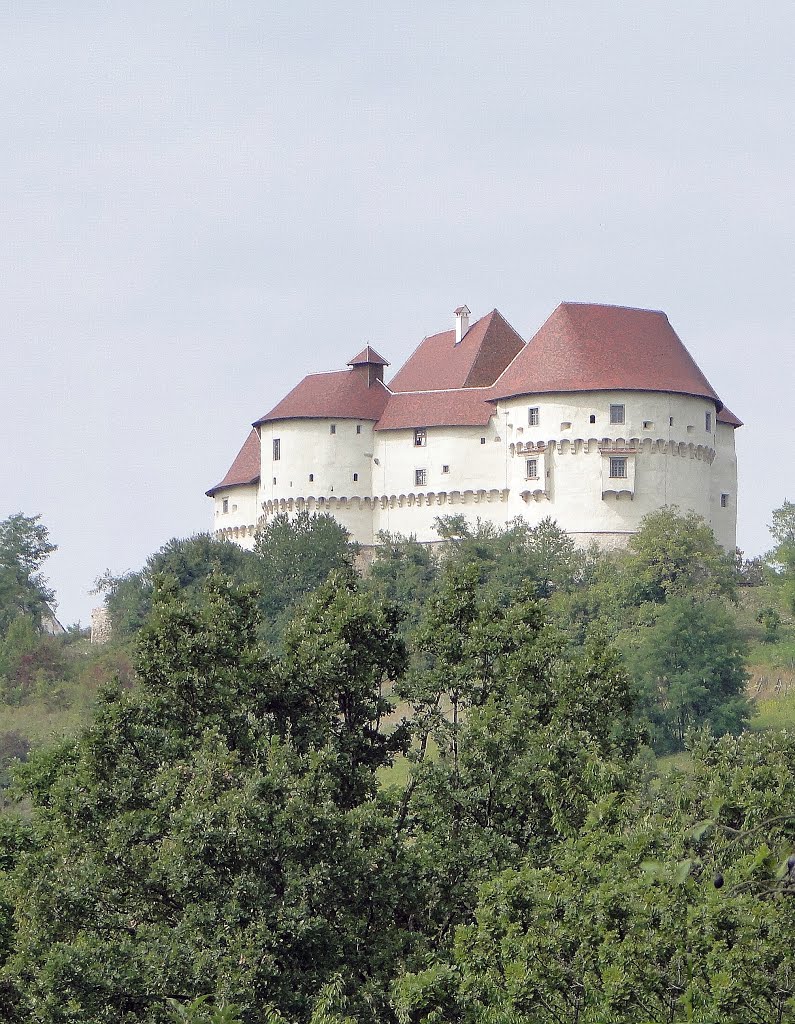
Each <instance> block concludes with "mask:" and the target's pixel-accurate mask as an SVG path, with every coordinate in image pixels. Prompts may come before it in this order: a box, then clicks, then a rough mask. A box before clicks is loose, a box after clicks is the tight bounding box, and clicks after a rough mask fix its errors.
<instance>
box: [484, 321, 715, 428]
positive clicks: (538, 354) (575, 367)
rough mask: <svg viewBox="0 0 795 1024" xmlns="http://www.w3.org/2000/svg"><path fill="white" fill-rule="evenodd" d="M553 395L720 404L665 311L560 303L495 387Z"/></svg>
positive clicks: (502, 394)
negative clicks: (643, 395)
mask: <svg viewBox="0 0 795 1024" xmlns="http://www.w3.org/2000/svg"><path fill="white" fill-rule="evenodd" d="M555 391H562V392H566V391H669V392H674V393H676V394H685V395H697V396H700V397H702V398H709V399H712V400H713V401H715V402H716V403H717V407H718V409H720V408H721V406H722V402H721V400H720V399H719V398H718V396H717V395H716V394H715V392H714V390H713V389H712V386H711V385H710V383H709V381H708V380H707V378H706V377H705V376H704V374H703V373H702V372H701V370H699V368H698V366H697V365H696V363H695V360H694V359H693V357H692V356H691V355H690V353H689V352H688V351H687V349H686V348H685V346H684V345H683V344H682V342H681V341H680V340H679V337H678V336H677V334H676V332H675V331H674V329H673V328H672V327H671V325H670V323H669V322H668V317H667V316H666V315H665V313H662V312H659V311H658V310H652V309H628V308H626V307H624V306H600V305H592V304H590V303H580V302H562V303H561V304H560V305H559V306H558V308H557V309H556V310H555V311H554V313H553V314H552V316H550V318H549V319H548V320H547V322H546V323H545V324H544V325H543V327H542V328H541V329H540V331H539V332H538V334H536V336H535V337H534V338H533V339H532V340H531V341H529V342H528V343H527V345H526V346H525V348H524V349H523V350H522V351H521V352H520V353H519V355H518V356H517V357H516V358H515V359H514V361H513V362H512V363H511V365H510V366H509V367H508V369H507V370H506V371H505V373H504V374H503V375H502V377H500V379H499V381H498V382H497V385H496V387H495V388H494V392H495V397H497V398H509V397H511V396H513V395H525V394H543V393H549V392H555Z"/></svg>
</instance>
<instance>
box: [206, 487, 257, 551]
mask: <svg viewBox="0 0 795 1024" xmlns="http://www.w3.org/2000/svg"><path fill="white" fill-rule="evenodd" d="M225 498H226V499H227V501H228V509H229V510H228V511H227V512H224V499H225ZM258 519H259V501H258V492H257V485H256V484H241V485H240V486H238V487H226V488H224V490H222V491H218V492H217V493H216V494H214V495H213V530H214V532H215V535H216V536H217V537H223V538H226V539H227V540H233V541H236V542H237V543H238V544H240V546H241V547H244V548H248V549H251V548H253V547H254V539H255V538H254V533H255V530H256V527H257V521H258Z"/></svg>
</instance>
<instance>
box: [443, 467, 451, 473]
mask: <svg viewBox="0 0 795 1024" xmlns="http://www.w3.org/2000/svg"><path fill="white" fill-rule="evenodd" d="M442 472H443V473H449V472H450V467H449V466H442Z"/></svg>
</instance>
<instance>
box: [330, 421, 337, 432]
mask: <svg viewBox="0 0 795 1024" xmlns="http://www.w3.org/2000/svg"><path fill="white" fill-rule="evenodd" d="M328 432H329V434H336V433H337V424H336V423H332V424H330V425H329V428H328Z"/></svg>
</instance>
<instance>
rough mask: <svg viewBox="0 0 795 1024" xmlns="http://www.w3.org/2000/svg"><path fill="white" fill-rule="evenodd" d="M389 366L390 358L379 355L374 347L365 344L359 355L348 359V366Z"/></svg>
mask: <svg viewBox="0 0 795 1024" xmlns="http://www.w3.org/2000/svg"><path fill="white" fill-rule="evenodd" d="M367 365H374V366H389V360H388V359H384V357H383V356H381V355H379V354H378V353H377V352H376V350H375V349H374V348H370V346H369V345H365V346H364V348H363V349H362V350H361V352H360V353H359V354H358V356H354V357H353V359H349V360H348V366H367Z"/></svg>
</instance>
